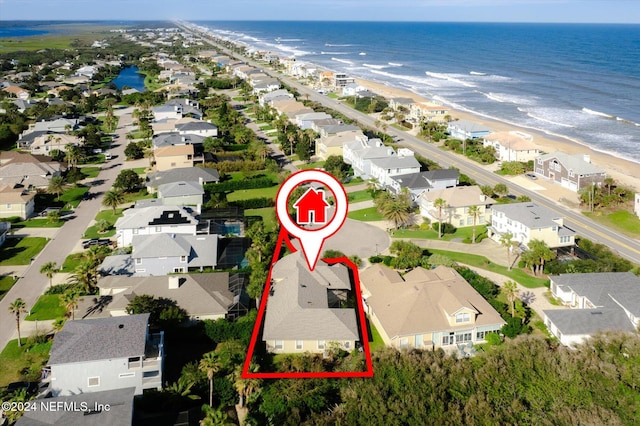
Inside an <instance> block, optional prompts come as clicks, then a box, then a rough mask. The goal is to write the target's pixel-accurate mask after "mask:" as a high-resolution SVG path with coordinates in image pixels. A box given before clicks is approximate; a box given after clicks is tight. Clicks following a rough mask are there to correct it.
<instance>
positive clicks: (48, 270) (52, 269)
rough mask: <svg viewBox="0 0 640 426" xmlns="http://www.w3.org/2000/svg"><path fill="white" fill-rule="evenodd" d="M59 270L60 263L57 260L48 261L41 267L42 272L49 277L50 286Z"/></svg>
mask: <svg viewBox="0 0 640 426" xmlns="http://www.w3.org/2000/svg"><path fill="white" fill-rule="evenodd" d="M56 272H58V265H57V264H56V262H47V263H45V264H44V265H42V266H41V267H40V273H41V274H44V275H46V276H47V278H49V287H51V285H52V282H51V281H52V280H53V275H54V274H55V273H56Z"/></svg>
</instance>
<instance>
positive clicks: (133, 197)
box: [124, 189, 153, 203]
mask: <svg viewBox="0 0 640 426" xmlns="http://www.w3.org/2000/svg"><path fill="white" fill-rule="evenodd" d="M145 198H153V194H149V193H148V192H147V190H146V189H141V190H140V191H138V192H125V193H124V202H125V203H133V202H135V201H138V200H144V199H145Z"/></svg>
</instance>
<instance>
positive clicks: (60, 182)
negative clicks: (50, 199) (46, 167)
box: [47, 176, 64, 201]
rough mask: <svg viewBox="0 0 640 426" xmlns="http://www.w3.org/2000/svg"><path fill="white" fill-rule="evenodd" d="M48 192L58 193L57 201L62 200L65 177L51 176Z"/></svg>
mask: <svg viewBox="0 0 640 426" xmlns="http://www.w3.org/2000/svg"><path fill="white" fill-rule="evenodd" d="M47 192H48V193H49V194H56V201H60V194H62V192H64V179H63V178H62V176H54V177H52V178H51V180H50V181H49V186H48V187H47Z"/></svg>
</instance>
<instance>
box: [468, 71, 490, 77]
mask: <svg viewBox="0 0 640 426" xmlns="http://www.w3.org/2000/svg"><path fill="white" fill-rule="evenodd" d="M469 74H471V75H480V76H482V75H487V73H484V72H477V71H469Z"/></svg>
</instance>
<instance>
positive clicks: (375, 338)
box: [367, 317, 385, 352]
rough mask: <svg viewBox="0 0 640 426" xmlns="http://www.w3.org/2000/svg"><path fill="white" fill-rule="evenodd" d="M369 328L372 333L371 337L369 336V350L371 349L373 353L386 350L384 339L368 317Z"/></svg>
mask: <svg viewBox="0 0 640 426" xmlns="http://www.w3.org/2000/svg"><path fill="white" fill-rule="evenodd" d="M367 327H368V329H369V330H370V331H371V335H370V336H369V348H370V349H371V352H373V351H376V350H378V349H382V348H384V347H385V344H384V340H382V337H381V336H380V333H379V332H378V329H377V328H376V326H375V325H373V324H372V323H371V321H369V318H368V317H367Z"/></svg>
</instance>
